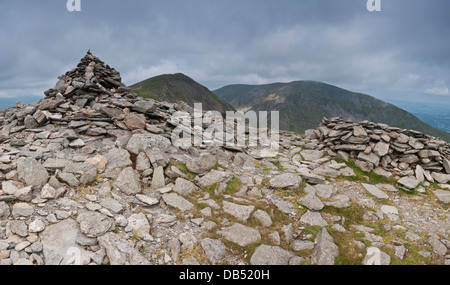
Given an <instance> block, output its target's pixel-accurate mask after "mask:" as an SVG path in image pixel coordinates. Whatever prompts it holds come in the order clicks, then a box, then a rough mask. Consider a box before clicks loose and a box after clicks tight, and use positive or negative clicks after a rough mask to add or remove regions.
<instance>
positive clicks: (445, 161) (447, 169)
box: [442, 157, 450, 174]
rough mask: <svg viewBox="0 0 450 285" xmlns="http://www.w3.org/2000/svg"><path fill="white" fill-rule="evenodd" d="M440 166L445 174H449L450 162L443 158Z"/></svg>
mask: <svg viewBox="0 0 450 285" xmlns="http://www.w3.org/2000/svg"><path fill="white" fill-rule="evenodd" d="M442 164H443V165H444V169H445V172H446V173H447V174H450V160H448V159H446V158H445V157H444V158H443V162H442Z"/></svg>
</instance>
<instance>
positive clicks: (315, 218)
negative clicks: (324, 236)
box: [300, 210, 328, 227]
mask: <svg viewBox="0 0 450 285" xmlns="http://www.w3.org/2000/svg"><path fill="white" fill-rule="evenodd" d="M300 222H302V223H305V224H307V225H310V226H321V227H325V226H327V225H328V223H327V221H325V220H324V219H323V218H322V215H321V214H320V213H319V212H313V211H310V210H308V211H306V213H305V214H303V216H302V217H301V218H300Z"/></svg>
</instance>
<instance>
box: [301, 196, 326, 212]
mask: <svg viewBox="0 0 450 285" xmlns="http://www.w3.org/2000/svg"><path fill="white" fill-rule="evenodd" d="M297 202H298V203H299V204H301V205H303V206H305V207H306V208H308V209H309V210H311V211H320V210H322V209H323V207H324V206H325V205H324V204H323V203H322V201H320V199H319V198H317V196H316V195H313V194H307V195H306V196H303V197H302V198H300V199H298V200H297Z"/></svg>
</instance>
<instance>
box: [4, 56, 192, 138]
mask: <svg viewBox="0 0 450 285" xmlns="http://www.w3.org/2000/svg"><path fill="white" fill-rule="evenodd" d="M44 93H45V95H46V98H44V99H42V100H40V101H39V102H37V103H34V104H30V105H24V104H22V103H18V104H17V105H16V106H15V107H11V108H9V109H7V110H5V111H3V112H1V113H0V127H1V129H0V142H9V143H10V145H11V146H20V145H24V144H25V142H24V140H23V133H22V131H27V132H31V133H35V135H36V136H37V137H38V138H41V137H42V138H48V133H49V131H50V130H45V129H44V128H43V127H46V126H48V128H50V126H51V125H58V128H59V129H60V132H59V133H60V134H61V136H60V137H61V138H64V139H67V140H69V145H68V146H71V147H83V146H84V142H83V139H81V138H80V136H81V135H86V136H96V137H97V138H98V137H101V136H108V135H112V136H116V135H117V133H118V132H120V131H134V130H147V131H149V132H152V133H155V134H161V135H163V136H166V137H169V136H170V133H171V131H172V129H173V128H174V127H175V126H173V125H172V124H170V123H171V122H170V120H169V118H170V117H171V114H173V113H174V112H175V111H179V110H181V111H189V110H190V109H191V108H189V106H187V104H185V103H183V102H179V103H167V102H156V101H154V100H153V99H144V98H141V97H139V96H137V94H135V93H134V92H132V91H131V90H130V89H129V88H127V87H125V85H123V84H122V82H121V77H120V74H119V73H118V72H117V71H116V70H115V69H114V68H111V67H109V66H108V65H105V64H104V63H103V62H102V61H101V60H100V59H98V58H97V57H95V56H94V55H92V54H91V53H90V52H88V53H87V54H86V56H85V57H84V58H82V59H81V61H80V63H79V64H78V66H77V67H76V68H74V69H72V70H71V71H68V72H67V73H66V74H65V75H62V76H60V77H59V81H58V82H57V84H56V86H55V87H53V88H51V89H49V90H47V91H45V92H44Z"/></svg>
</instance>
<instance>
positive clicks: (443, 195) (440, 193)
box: [433, 190, 450, 203]
mask: <svg viewBox="0 0 450 285" xmlns="http://www.w3.org/2000/svg"><path fill="white" fill-rule="evenodd" d="M433 193H434V195H436V197H437V198H438V199H439V200H441V202H443V203H450V191H446V190H435V191H433Z"/></svg>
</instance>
